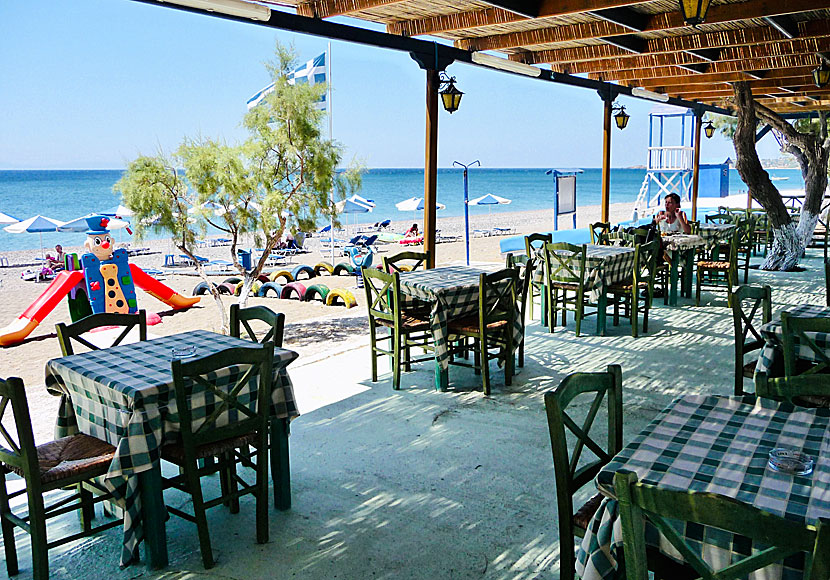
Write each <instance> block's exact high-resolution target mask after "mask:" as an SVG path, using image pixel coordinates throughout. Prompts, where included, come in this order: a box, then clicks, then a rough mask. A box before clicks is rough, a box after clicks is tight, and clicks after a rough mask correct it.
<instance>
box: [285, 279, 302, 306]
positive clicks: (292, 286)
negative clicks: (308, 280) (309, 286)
mask: <svg viewBox="0 0 830 580" xmlns="http://www.w3.org/2000/svg"><path fill="white" fill-rule="evenodd" d="M305 292H306V290H305V286H303V285H302V284H300V283H299V282H291V283H289V284H286V285H285V286H283V287H282V292H281V293H280V298H282V299H283V300H288V299H290V298H291V295H292V294H296V295H297V300H299V301H300V302H302V301H303V300H304V299H305Z"/></svg>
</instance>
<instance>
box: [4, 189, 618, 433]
mask: <svg viewBox="0 0 830 580" xmlns="http://www.w3.org/2000/svg"><path fill="white" fill-rule="evenodd" d="M630 212H631V206H630V205H629V204H616V205H612V206H611V218H612V222H619V221H625V220H627V219H629V218H630ZM551 214H552V212H551V211H550V210H538V211H532V212H501V211H500V212H497V213H494V214H493V215H492V216H475V219H473V220H471V224H470V229H471V230H473V229H475V228H489V227H493V226H497V227H505V228H507V227H509V228H513V229H514V230H515V232H516V234H527V233H532V232H535V231H548V230H550V229H552V215H551ZM599 216H600V207H599V206H589V207H584V208H579V212H578V213H577V227H580V228H581V227H587V226H588V225H589V224H590V223H592V222H595V221H598V220H599ZM568 221H570V218H568ZM410 225H412V222H411V220H399V221H397V222H393V223H392V225H391V227H390V229H391V230H392V231H395V232H404V231H405V230H406V229H407V228H408V227H409V226H410ZM419 225H422V224H421V223H419ZM560 227H562V228H568V227H570V224H567V225H566V224H565V220H564V219H563V220H562V221H561V222H560ZM438 228H439V229H440V230H441V233H442V234H443V235H448V236H462V241H458V242H451V243H441V244H439V245H438V248H437V256H436V263H437V264H439V265H441V264H449V263H454V262H462V263H463V260H464V253H465V249H464V242H463V233H464V221H463V217H445V218H439V219H438ZM501 239H503V238H502V237H498V236H490V237H478V238H472V239H471V240H470V260H471V262H495V263H498V262H502V261H503V257H502V256H501V254H500V253H499V241H500V240H501ZM75 240H77V242H79V243H80V242H82V241H83V236H82V235H79V234H67V244H66V245H65V246H64V251H66V252H79V253H82V252H83V248H82V247H81V246H71V245H69V244H71V243H72V242H73V241H75ZM132 245H133V247H149V248H150V249H151V251H152V253H150V254H147V255H141V256H136V257H134V258H131V261H132V262H133V263H135V264H137V265H138V266H140V267H142V268H162V266H163V263H164V255H165V254H168V253H173V254H177V255H178V254H179V253H180V252H178V251H177V250H175V249H174V248H173V246H172V245H171V244H170V242H169V241H166V240H145V241H136V240H133V241H132ZM304 246H305V248H306V249H308V250H309V253H306V254H299V255H297V256H296V257H295V258H294V261H293V263H292V264H291V265H290V267H289V268H288V269H291V268H293V267H294V266H296V265H297V264H309V265H311V266H313V265H314V264H316V263H318V262H321V261H327V260H328V259H329V256H328V252H325V253H321V252H320V243H319V240H318V239H315V238H313V237H312V238H311V239H308V240H307V241H306V243H305V245H304ZM243 247H247V246H243ZM379 249H380V255H379V256H376V258H375V259H376V261H379V260H380V257H381V256H383V255H393V254H395V253H396V252H398V251H400V250H401V246H399V245H398V244H385V245H380V246H379ZM39 254H40V252H39V250H30V251H18V252H5V253H3V254H2V255H5V256H6V257H7V258H8V260H9V262H10V266H9V267H5V268H0V281H2V286H0V289H2V292H3V297H4V300H3V301H2V302H0V326H5V325H6V324H9V323H11V322H12V321H13V320H14V319H15V318H16V317H18V316H19V315H20V314H21V313H22V312H23V311H24V310H25V309H26V308H27V307H28V306H29V305H30V304H31V303H32V302H33V301H34V300H35V299H36V298H37V297H38V296H39V295H40V294H41V293H42V292H43V291H44V290H46V288H47V286H48V283H46V282H31V281H24V280H22V279H21V274H22V273H23V272H25V271H26V270H29V269H34V267H33V266H32V264H34V263H36V260H35V258H36V257H37V256H38V255H39ZM198 254H199V255H203V256H205V257H207V258H216V259H224V260H228V259H230V248H229V246H217V247H209V246H207V247H204V248H199V249H198ZM343 261H346V258H343ZM194 271H195V269H194V268H192V267H190V268H188V267H181V268H176V269H166V273H165V275H164V276H160V279H162V280H163V282H164V283H165V284H166V285H168V286H170V287H171V288H173V289H174V290H175V291H177V292H178V293H180V294H182V295H184V296H190V295H191V294H192V291H193V288H194V287H195V286H196V284H198V283H199V282H200V279H199V278H198V277H196V276H194V275H193V273H194ZM177 272H178V273H177ZM232 275H233V273H232V272H229V273H228V274H227V276H232ZM219 281H221V279H219ZM315 281H316V282H320V283H323V284H326V285H327V286H328V287H329V288H332V289H333V288H343V289H348V290H350V291H351V292H352V293H353V294H354V296H355V298H356V299H357V302H358V305H357V306H356V307H354V308H351V309H346V308H345V307H343V306H325V305H323V304H322V303H320V302H316V301H315V302H299V301H297V300H278V299H276V298H256V297H251V298H250V299H249V302H248V304H249V305H255V304H263V305H265V306H268V307H269V308H271V309H272V310H275V311H278V312H283V313H284V314H285V316H286V330H285V346H286V347H287V348H290V349H292V350H295V351H297V352H298V353H299V354H300V359H299V360H298V361H297V363H295V364H302V363H303V362H304V361H309V360H316V359H319V358H320V357H325V356H330V355H331V354H333V353H335V352H341V351H342V350H343V349H348V348H354V347H355V346H357V345H360V344H363V343H364V342H366V341H367V340H368V336H367V325H366V311H365V298H364V294H363V290H362V289H358V288H356V287H355V280H354V278H352V277H349V276H341V277H332V276H322V277H319V278H317V279H315ZM137 294H138V304H139V308H143V309H145V310H147V312H148V313H149V312H156V313H158V314H159V315H160V316H161V320H162V322H161V323H160V324H157V325H154V326H150V327H149V328H148V332H149V333H150V334H151V335H154V336H166V335H171V334H175V333H178V332H185V331H188V330H194V329H199V328H202V329H208V330H214V331H219V330H220V329H221V321H220V315H219V313H218V310H217V308H218V307H217V305H216V303H215V301H214V300H213V299H212V298H211V297H209V296H207V297H205V298H203V299H202V301H201V302H200V303H199V304H198V305H196V306H194V307H193V308H190V309H189V310H186V311H178V312H177V311H173V310H170V309H169V307H167V306H166V305H165V304H164V303H162V302H159V301H158V300H156V299H155V298H153V297H152V296H150V295H148V294H147V293H145V292H144V291H142V290H141V289H137ZM236 301H237V298H235V297H232V296H223V301H222V302H223V307H224V308H225V310H226V311H227V310H228V309H229V308H230V305H231V304H233V303H234V302H236ZM58 322H71V319H70V317H69V309H68V307H67V306H66V301H65V300H64V301H63V302H62V303H61V304H59V305H58V306H57V307H56V308H55V309H54V310H53V311H52V312H51V313H50V314H49V315H48V316H47V317H46V318H45V319H44V320H43V321H42V322H41V324H40V325H39V326H38V327H37V328H36V329H35V330H34V332H32V334H31V335H30V336H29V338H28V339H27V340H26V341H25V342H24V343H22V344H20V345H17V346H14V347H8V348H2V349H0V364H2V368H3V373H2V376H4V377H9V376H18V377H21V378H22V379H23V380H24V382H25V383H26V386H27V392H28V393H29V404H30V406H31V409H32V416H33V421H34V423H35V437H36V438H37V440H38V441H45V440H48V439H49V438H51V437H52V428H53V426H54V418H55V414H56V410H57V404H58V398H57V397H53V396H51V395H49V394H48V393H47V392H46V389H45V388H44V386H43V384H44V365H45V363H46V362H47V361H48V360H49V359H51V358H55V357H59V356H60V355H61V352H60V347H59V345H58V341H57V337H56V335H55V324H57V323H58Z"/></svg>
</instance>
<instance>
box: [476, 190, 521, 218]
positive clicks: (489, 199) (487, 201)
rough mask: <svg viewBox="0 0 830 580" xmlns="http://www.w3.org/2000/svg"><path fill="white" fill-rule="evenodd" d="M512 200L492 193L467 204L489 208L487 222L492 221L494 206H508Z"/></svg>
mask: <svg viewBox="0 0 830 580" xmlns="http://www.w3.org/2000/svg"><path fill="white" fill-rule="evenodd" d="M511 201H512V200H510V199H507V198H506V197H499V196H498V195H493V194H492V193H488V194H487V195H482V196H481V197H477V198H475V199H471V200H470V201H468V202H467V205H486V206H487V221H488V222H489V221H490V212H491V210H492V209H493V206H494V205H507V204H509V203H510V202H511Z"/></svg>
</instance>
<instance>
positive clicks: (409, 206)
mask: <svg viewBox="0 0 830 580" xmlns="http://www.w3.org/2000/svg"><path fill="white" fill-rule="evenodd" d="M395 207H396V208H398V211H411V212H417V211H423V210H424V198H423V197H410V198H409V199H405V200H403V201H399V202H398V203H396V204H395ZM446 207H447V206H445V205H444V204H443V203H437V202H436V204H435V209H436V210H439V209H445V208H446ZM412 217H413V218H414V219H415V221H418V218H417V216H415V215H414V213H413V216H412Z"/></svg>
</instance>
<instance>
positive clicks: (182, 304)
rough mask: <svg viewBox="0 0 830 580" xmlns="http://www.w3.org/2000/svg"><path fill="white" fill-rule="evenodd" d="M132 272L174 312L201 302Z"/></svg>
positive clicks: (136, 280)
mask: <svg viewBox="0 0 830 580" xmlns="http://www.w3.org/2000/svg"><path fill="white" fill-rule="evenodd" d="M130 272H131V273H132V275H133V282H134V283H135V285H136V286H138V287H139V288H141V289H142V290H144V291H145V292H146V293H147V294H149V295H150V296H152V297H153V298H156V299H158V300H161V301H162V302H164V303H165V304H167V305H168V306H172V307H173V309H174V310H183V309H185V308H190V307H191V306H193V305H194V304H196V303H197V302H198V301H199V300H201V297H200V296H191V297H190V298H187V297H185V296H182V295H181V294H178V293H176V292H175V291H174V290H173V289H172V288H170V287H169V286H165V285H164V284H162V283H161V282H159V281H158V280H156V279H155V278H153V277H152V276H150V275H149V274H148V273H146V272H145V271H144V270H142V269H141V268H139V267H138V266H136V265H135V264H130ZM0 344H2V343H0Z"/></svg>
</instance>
